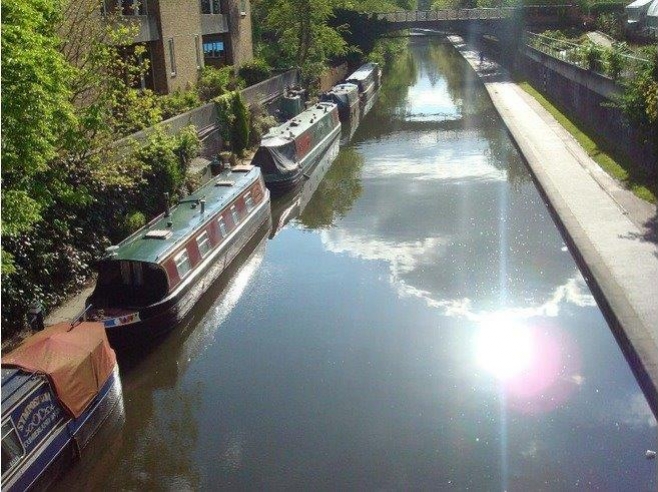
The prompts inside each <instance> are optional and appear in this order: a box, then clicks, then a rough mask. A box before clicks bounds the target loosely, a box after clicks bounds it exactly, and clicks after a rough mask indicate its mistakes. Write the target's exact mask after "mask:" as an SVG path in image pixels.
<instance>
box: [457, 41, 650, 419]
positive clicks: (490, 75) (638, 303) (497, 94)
mask: <svg viewBox="0 0 658 492" xmlns="http://www.w3.org/2000/svg"><path fill="white" fill-rule="evenodd" d="M449 39H450V41H451V42H452V44H453V45H454V46H455V47H456V48H457V49H458V50H459V51H460V52H461V54H462V55H463V56H464V58H465V59H466V60H467V61H468V62H469V63H470V65H471V66H472V67H473V69H474V70H475V71H476V72H477V73H478V74H479V75H480V77H481V79H482V81H483V82H484V85H485V87H486V89H487V91H488V92H489V95H490V97H491V100H492V101H493V103H494V105H495V107H496V109H497V110H498V112H499V113H500V115H501V117H502V118H503V120H504V122H505V124H506V125H507V128H508V130H509V131H510V133H511V135H512V137H513V139H514V140H515V141H516V144H517V145H518V147H519V149H520V150H521V152H522V154H523V155H524V157H525V159H526V161H527V163H528V165H529V167H530V170H531V172H532V173H533V175H534V177H535V179H536V181H537V183H538V185H539V188H540V191H541V192H542V194H543V195H544V197H545V198H546V200H547V202H548V203H549V204H550V208H551V212H552V213H553V216H554V218H555V219H556V221H557V223H558V224H559V226H560V228H561V230H562V232H563V235H564V236H565V239H566V240H567V242H568V243H570V244H569V245H570V247H571V251H572V252H573V253H574V256H575V257H576V260H577V261H578V263H579V267H580V268H581V271H582V272H583V275H584V276H585V278H586V279H587V281H588V284H589V286H590V288H591V289H592V292H593V293H594V295H595V297H596V298H597V301H598V302H599V305H600V306H601V308H602V311H603V313H604V315H605V316H606V319H607V320H608V323H609V324H610V327H611V328H612V331H613V333H614V334H615V336H616V338H617V341H618V342H619V345H620V346H621V348H622V350H623V351H624V354H625V355H626V358H627V359H628V361H629V363H630V365H631V368H632V369H633V371H634V373H635V375H636V377H637V379H638V381H639V383H640V385H641V386H642V389H643V390H644V393H645V395H646V397H647V400H648V401H649V405H650V406H651V408H652V410H653V412H654V415H657V416H658V244H657V243H658V239H657V238H656V236H657V231H656V227H657V225H658V221H657V218H658V214H657V211H656V206H655V205H651V204H648V203H646V202H644V201H642V200H640V199H638V198H636V197H635V196H634V195H632V194H631V193H630V192H627V191H626V190H624V189H623V188H622V187H621V186H619V185H618V184H617V183H616V182H615V181H614V180H613V179H612V178H610V177H609V176H608V175H607V174H606V173H605V172H604V171H602V170H601V169H600V168H599V166H598V165H597V164H596V163H595V162H594V161H593V160H592V159H591V158H590V157H589V156H588V155H587V153H586V152H585V151H584V150H583V149H582V147H580V145H578V143H577V142H576V141H575V140H574V138H573V137H572V136H571V135H570V134H569V133H568V132H567V131H566V130H565V129H564V128H563V127H562V126H561V125H560V124H559V123H558V122H557V121H556V120H555V119H554V118H553V117H552V116H551V115H550V114H549V113H548V112H547V111H545V110H544V109H543V108H542V107H541V106H540V105H539V103H537V101H536V100H535V99H534V98H532V97H531V96H530V95H528V94H527V93H526V92H525V91H523V90H522V89H521V88H520V87H518V86H517V85H516V84H514V83H512V82H511V81H510V80H511V79H510V77H509V76H508V74H507V73H506V72H505V70H504V69H502V68H501V67H499V66H498V65H497V64H496V63H494V62H492V61H491V60H488V59H486V58H485V59H484V60H483V61H482V62H480V58H479V52H478V51H477V50H475V49H471V48H469V47H468V46H467V45H465V44H464V42H463V40H462V39H461V38H459V37H456V36H451V37H450V38H449Z"/></svg>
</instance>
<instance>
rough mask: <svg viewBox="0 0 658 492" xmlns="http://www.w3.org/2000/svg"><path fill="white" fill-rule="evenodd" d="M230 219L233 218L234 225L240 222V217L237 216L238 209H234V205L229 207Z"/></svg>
mask: <svg viewBox="0 0 658 492" xmlns="http://www.w3.org/2000/svg"><path fill="white" fill-rule="evenodd" d="M231 217H233V223H234V224H235V225H237V224H238V222H240V215H239V214H238V209H237V208H235V205H231Z"/></svg>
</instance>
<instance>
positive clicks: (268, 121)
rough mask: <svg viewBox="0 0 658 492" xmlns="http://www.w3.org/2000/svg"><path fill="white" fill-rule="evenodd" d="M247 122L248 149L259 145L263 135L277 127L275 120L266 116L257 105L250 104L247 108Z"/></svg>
mask: <svg viewBox="0 0 658 492" xmlns="http://www.w3.org/2000/svg"><path fill="white" fill-rule="evenodd" d="M249 121H250V122H251V125H250V127H249V146H250V147H255V146H258V145H260V142H261V139H262V138H263V135H265V134H266V133H267V132H268V130H269V129H270V128H272V127H274V126H276V125H277V121H276V118H274V116H270V115H269V114H267V112H266V111H265V110H264V109H263V107H262V106H260V105H258V104H252V105H251V106H250V107H249Z"/></svg>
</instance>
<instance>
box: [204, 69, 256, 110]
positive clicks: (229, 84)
mask: <svg viewBox="0 0 658 492" xmlns="http://www.w3.org/2000/svg"><path fill="white" fill-rule="evenodd" d="M243 87H244V82H243V81H242V80H240V79H239V78H237V77H236V75H235V71H234V70H233V67H232V66H230V65H229V66H227V67H222V68H215V67H204V68H203V70H202V71H201V77H200V78H199V83H198V85H197V90H198V91H199V97H200V98H201V100H202V101H210V100H211V99H214V98H216V97H217V96H220V95H222V94H226V93H227V92H230V91H234V90H238V89H241V88H243Z"/></svg>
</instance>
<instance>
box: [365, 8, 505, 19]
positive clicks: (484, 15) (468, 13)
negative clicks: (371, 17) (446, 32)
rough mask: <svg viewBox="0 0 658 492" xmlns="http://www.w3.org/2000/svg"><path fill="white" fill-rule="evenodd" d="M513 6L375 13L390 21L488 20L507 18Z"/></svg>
mask: <svg viewBox="0 0 658 492" xmlns="http://www.w3.org/2000/svg"><path fill="white" fill-rule="evenodd" d="M514 10H515V9H514V8H512V7H501V8H479V9H444V10H409V11H401V12H389V13H379V14H375V17H376V19H378V20H386V21H389V22H418V21H420V22H423V21H426V22H433V21H440V20H487V19H507V18H509V17H511V16H512V14H513V12H514Z"/></svg>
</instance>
